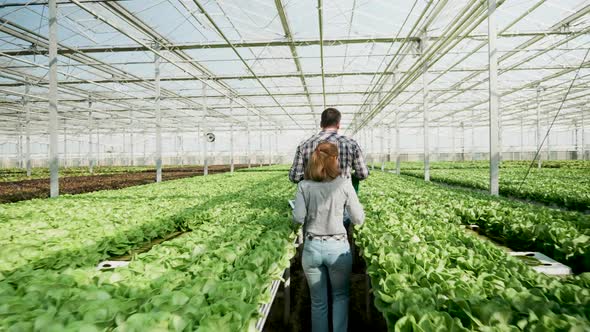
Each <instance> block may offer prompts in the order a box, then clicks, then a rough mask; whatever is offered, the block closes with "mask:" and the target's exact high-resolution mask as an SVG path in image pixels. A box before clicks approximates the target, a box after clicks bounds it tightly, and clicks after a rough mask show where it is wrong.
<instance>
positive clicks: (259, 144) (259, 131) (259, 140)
mask: <svg viewBox="0 0 590 332" xmlns="http://www.w3.org/2000/svg"><path fill="white" fill-rule="evenodd" d="M258 151H259V152H260V154H261V156H260V167H262V164H263V162H264V152H263V150H262V115H258Z"/></svg>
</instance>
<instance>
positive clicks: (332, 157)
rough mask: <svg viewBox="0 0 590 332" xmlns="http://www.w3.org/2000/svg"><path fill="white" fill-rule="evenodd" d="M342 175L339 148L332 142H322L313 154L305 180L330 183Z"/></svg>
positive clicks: (306, 170)
mask: <svg viewBox="0 0 590 332" xmlns="http://www.w3.org/2000/svg"><path fill="white" fill-rule="evenodd" d="M339 175H340V168H339V166H338V147H337V146H336V145H335V144H332V143H330V142H326V141H324V142H321V143H320V144H318V146H317V147H316V149H315V150H314V151H313V153H312V154H311V156H310V158H309V161H308V164H307V168H306V169H305V174H304V178H305V179H306V180H313V181H319V182H321V181H329V180H333V179H335V178H336V177H338V176H339Z"/></svg>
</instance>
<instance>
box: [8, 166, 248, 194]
mask: <svg viewBox="0 0 590 332" xmlns="http://www.w3.org/2000/svg"><path fill="white" fill-rule="evenodd" d="M244 167H248V165H236V166H235V168H236V169H238V168H244ZM223 172H229V166H227V165H212V166H209V174H214V173H223ZM199 175H203V168H202V167H178V168H164V169H163V170H162V181H167V180H175V179H182V178H187V177H191V176H199ZM153 182H156V171H155V170H153V171H152V170H150V171H140V172H129V173H119V174H101V175H92V176H69V177H60V179H59V192H60V194H81V193H87V192H91V191H97V190H112V189H121V188H126V187H131V186H137V185H142V184H148V183H153ZM47 197H49V179H34V180H24V181H17V182H0V203H10V202H18V201H23V200H28V199H33V198H47Z"/></svg>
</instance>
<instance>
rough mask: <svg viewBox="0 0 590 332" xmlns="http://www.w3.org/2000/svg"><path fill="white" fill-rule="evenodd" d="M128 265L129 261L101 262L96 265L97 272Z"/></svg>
mask: <svg viewBox="0 0 590 332" xmlns="http://www.w3.org/2000/svg"><path fill="white" fill-rule="evenodd" d="M127 265H129V261H103V262H100V263H98V266H97V267H96V269H97V270H108V269H114V268H117V267H124V266H127Z"/></svg>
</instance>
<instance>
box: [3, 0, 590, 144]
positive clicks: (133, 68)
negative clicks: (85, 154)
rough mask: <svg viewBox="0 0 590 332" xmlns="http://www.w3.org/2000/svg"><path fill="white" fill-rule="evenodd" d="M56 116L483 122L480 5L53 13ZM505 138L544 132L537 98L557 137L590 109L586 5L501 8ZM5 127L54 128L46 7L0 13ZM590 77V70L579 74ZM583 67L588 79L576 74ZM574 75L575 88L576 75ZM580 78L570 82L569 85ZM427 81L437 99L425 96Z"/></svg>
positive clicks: (216, 4)
mask: <svg viewBox="0 0 590 332" xmlns="http://www.w3.org/2000/svg"><path fill="white" fill-rule="evenodd" d="M57 3H58V11H57V24H58V27H57V40H58V57H57V61H58V76H57V79H58V83H59V84H58V90H59V92H58V94H59V98H58V99H59V104H58V111H59V116H60V118H61V117H63V118H65V119H67V120H68V126H71V127H72V129H73V130H83V128H85V126H86V125H87V117H88V116H87V113H88V110H89V108H91V109H92V110H93V112H94V116H95V117H96V118H97V119H102V120H105V121H103V126H104V127H105V128H113V129H116V128H122V127H128V126H129V121H130V119H131V118H133V121H134V126H135V127H137V128H142V129H144V130H148V131H149V130H150V128H154V127H155V120H156V116H155V113H154V99H155V76H156V74H155V62H156V61H159V62H160V78H159V79H160V87H161V112H162V128H163V130H164V131H166V130H167V129H169V130H172V129H174V130H182V129H183V128H187V129H189V128H194V127H195V125H196V124H197V123H200V122H206V123H207V125H208V126H209V127H212V128H216V129H217V130H227V129H228V128H229V126H230V125H231V124H233V125H238V126H246V125H247V123H248V122H252V123H257V122H255V121H258V120H259V119H262V120H263V126H264V127H265V128H266V127H268V128H280V129H282V130H305V131H311V130H315V129H316V128H317V127H318V125H319V115H320V113H321V111H322V110H323V109H324V108H325V107H328V106H335V107H338V108H339V110H340V111H342V113H343V120H342V127H343V129H344V130H345V132H346V133H347V134H354V133H356V132H357V131H358V130H360V129H362V128H365V127H367V126H369V127H375V126H388V125H393V124H394V122H395V117H396V116H397V117H398V121H399V122H398V123H399V126H401V127H406V128H411V127H420V126H422V121H423V118H422V112H423V107H424V102H426V103H427V107H428V112H429V118H430V121H431V125H432V126H449V125H455V124H458V123H460V122H464V123H466V124H467V123H473V122H474V123H475V125H477V126H487V125H488V123H489V120H488V119H489V118H488V57H489V56H488V25H487V13H488V8H487V4H486V2H485V1H475V0H473V1H466V0H447V1H444V0H440V1H424V0H415V1H379V0H371V1H362V0H358V1H357V0H346V1H342V0H328V1H322V0H319V1H312V0H304V1H301V0H298V1H294V0H293V1H286V0H275V1H260V0H254V1H236V0H232V1H230V0H224V1H221V0H219V1H197V0H195V1H188V0H180V1H173V0H166V1H144V0H129V1H107V0H104V1H101V0H87V1H82V0H72V1H57ZM497 5H498V8H497V15H496V17H497V19H496V21H497V31H498V39H497V44H496V46H497V52H498V53H497V55H498V61H499V71H498V74H499V77H498V87H497V93H498V95H499V96H500V114H501V120H502V121H501V123H502V126H510V125H517V124H518V125H520V123H521V120H522V121H524V125H525V126H534V124H535V121H536V114H535V111H534V109H535V108H536V107H537V106H536V101H537V100H538V99H537V98H540V99H541V100H540V104H541V105H540V107H541V112H542V113H543V114H545V113H547V114H554V113H555V112H556V111H557V110H558V108H559V107H560V104H561V102H562V99H563V98H564V95H565V94H566V91H567V90H568V88H570V85H571V83H572V81H573V82H574V83H573V86H572V87H571V91H570V93H569V95H568V98H567V100H566V102H565V103H564V105H563V107H562V109H561V111H560V116H559V117H558V118H557V119H556V125H562V126H572V125H573V123H574V121H576V119H578V118H579V117H580V114H581V112H582V111H583V109H584V108H585V107H586V108H587V106H586V105H587V104H588V83H589V82H588V75H589V70H588V65H589V62H588V59H587V58H586V57H585V54H586V51H587V49H588V48H589V47H590V37H589V35H588V32H589V29H590V20H589V16H588V13H589V12H590V4H589V3H588V1H579V0H572V1H557V0H547V1H545V0H540V1H515V0H508V1H498V4H497ZM0 17H1V19H0V20H1V21H0V23H1V24H0V52H1V53H0V65H1V67H2V68H1V69H0V73H1V74H0V75H1V78H0V99H1V100H0V117H1V119H2V121H0V123H1V124H0V130H1V131H2V132H3V133H5V134H9V133H11V132H13V133H14V132H15V131H16V129H15V128H16V126H15V124H16V123H18V122H19V121H20V120H19V116H22V114H23V108H22V103H23V98H26V99H28V101H29V103H30V105H31V111H32V112H33V114H32V117H31V126H32V130H33V131H34V132H37V133H40V134H41V133H44V132H46V131H47V121H48V120H47V117H48V99H47V94H48V82H49V78H48V66H49V59H48V44H49V38H48V36H49V31H48V26H49V22H48V10H47V3H46V1H15V0H7V1H1V2H0ZM580 67H581V68H580ZM578 69H580V70H579V71H578ZM576 74H577V75H578V77H577V78H575V75H576ZM574 78H575V80H574ZM425 83H426V84H427V92H428V94H427V95H426V96H427V98H426V100H424V98H423V97H424V95H423V87H424V84H425Z"/></svg>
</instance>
